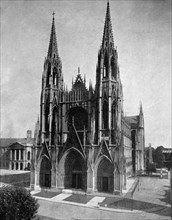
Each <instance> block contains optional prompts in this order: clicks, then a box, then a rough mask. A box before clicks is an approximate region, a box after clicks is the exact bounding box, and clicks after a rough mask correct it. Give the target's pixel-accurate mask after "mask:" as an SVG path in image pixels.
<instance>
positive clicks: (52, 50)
mask: <svg viewBox="0 0 172 220" xmlns="http://www.w3.org/2000/svg"><path fill="white" fill-rule="evenodd" d="M52 15H53V21H52V27H51V35H50V42H49V47H48V56H47V57H48V58H52V57H54V58H58V57H59V55H58V48H57V40H56V30H55V18H54V15H55V13H54V12H53V14H52Z"/></svg>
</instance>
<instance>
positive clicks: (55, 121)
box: [51, 107, 59, 144]
mask: <svg viewBox="0 0 172 220" xmlns="http://www.w3.org/2000/svg"><path fill="white" fill-rule="evenodd" d="M58 124H59V123H58V109H57V107H55V108H54V109H53V119H52V138H51V140H52V144H58V134H57V133H58Z"/></svg>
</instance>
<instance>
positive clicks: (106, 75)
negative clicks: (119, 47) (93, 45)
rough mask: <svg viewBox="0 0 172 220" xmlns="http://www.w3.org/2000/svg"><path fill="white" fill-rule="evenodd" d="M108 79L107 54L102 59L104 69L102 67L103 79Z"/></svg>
mask: <svg viewBox="0 0 172 220" xmlns="http://www.w3.org/2000/svg"><path fill="white" fill-rule="evenodd" d="M106 77H108V56H107V53H106V55H105V59H104V67H103V78H106Z"/></svg>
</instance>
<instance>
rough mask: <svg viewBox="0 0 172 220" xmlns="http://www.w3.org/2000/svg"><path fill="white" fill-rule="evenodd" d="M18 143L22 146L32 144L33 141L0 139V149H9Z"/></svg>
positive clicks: (31, 139)
mask: <svg viewBox="0 0 172 220" xmlns="http://www.w3.org/2000/svg"><path fill="white" fill-rule="evenodd" d="M14 143H20V144H22V145H26V144H33V143H34V139H33V138H30V139H29V140H27V138H0V147H9V146H10V145H11V144H14Z"/></svg>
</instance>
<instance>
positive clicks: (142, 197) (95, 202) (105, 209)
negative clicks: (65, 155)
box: [32, 177, 171, 220]
mask: <svg viewBox="0 0 172 220" xmlns="http://www.w3.org/2000/svg"><path fill="white" fill-rule="evenodd" d="M169 184H170V181H169V179H160V178H157V177H156V178H154V177H140V179H139V184H138V186H137V188H136V189H135V192H134V195H133V196H132V194H127V193H126V194H124V195H123V196H122V197H119V196H110V195H109V196H108V195H107V194H104V195H103V194H102V195H101V196H97V195H94V194H89V195H83V194H71V193H57V192H48V191H41V192H32V194H34V196H35V197H36V198H38V199H39V204H40V208H39V210H38V215H39V218H40V220H43V219H49V220H51V219H52V220H55V219H70V220H72V219H102V220H103V219H122V220H125V219H126V220H127V219H146V220H149V219H156V220H157V219H162V220H171V217H170V216H171V208H170V207H171V202H170V185H169Z"/></svg>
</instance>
